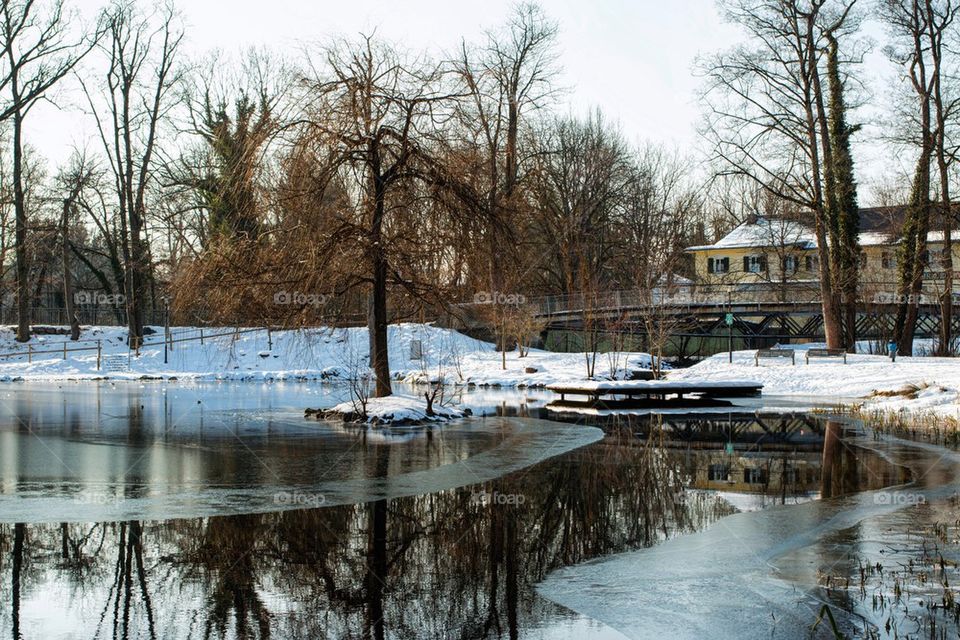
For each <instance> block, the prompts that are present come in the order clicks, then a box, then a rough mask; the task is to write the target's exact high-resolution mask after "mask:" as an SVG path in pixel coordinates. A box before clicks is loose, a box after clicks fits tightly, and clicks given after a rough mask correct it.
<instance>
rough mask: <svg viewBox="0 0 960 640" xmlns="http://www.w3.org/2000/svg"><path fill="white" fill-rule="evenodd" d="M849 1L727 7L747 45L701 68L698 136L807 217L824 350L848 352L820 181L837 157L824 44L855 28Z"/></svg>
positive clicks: (726, 162)
mask: <svg viewBox="0 0 960 640" xmlns="http://www.w3.org/2000/svg"><path fill="white" fill-rule="evenodd" d="M855 2H856V0H765V1H763V2H760V3H757V2H747V1H746V0H729V1H727V2H724V3H723V5H722V6H723V8H724V11H725V13H726V17H727V18H728V19H729V20H730V21H732V22H734V23H736V24H738V25H740V26H741V27H742V28H743V29H745V30H746V32H747V34H748V36H749V37H748V40H747V41H746V42H745V43H744V44H741V45H739V46H737V47H734V48H733V49H731V50H729V51H727V52H724V53H721V54H718V55H716V56H713V57H711V58H709V59H707V60H705V61H703V63H702V65H701V66H702V70H703V72H704V75H705V76H706V79H707V85H706V89H705V92H704V97H705V101H706V103H707V106H708V110H709V112H708V115H707V119H706V126H705V128H704V133H705V135H706V137H707V139H708V140H709V141H710V142H711V144H712V151H713V155H714V157H715V159H716V160H718V161H719V162H720V163H721V164H722V165H723V166H725V167H726V169H724V170H725V171H727V172H730V173H734V174H739V175H743V176H747V177H749V178H750V179H752V180H753V181H755V182H756V183H757V184H759V185H761V186H762V187H763V189H765V190H766V191H768V192H770V193H771V194H773V195H775V196H776V197H777V198H780V199H782V200H785V201H787V202H790V203H792V204H793V205H794V206H796V207H797V208H799V209H801V210H803V211H808V212H810V215H811V216H812V218H813V227H814V230H815V233H816V238H817V251H818V257H819V269H820V297H821V303H822V310H823V321H824V333H825V336H826V340H827V345H828V346H829V347H830V348H840V347H842V346H844V345H843V330H842V327H843V324H842V319H841V309H840V304H839V301H840V298H841V289H842V287H841V282H840V278H839V277H838V274H836V273H834V269H833V268H832V265H833V264H834V261H833V260H832V259H831V245H830V243H829V235H830V229H831V226H832V221H831V219H830V211H829V207H828V203H829V202H830V199H831V197H832V195H831V194H830V193H829V192H828V191H829V189H830V184H829V183H828V182H827V180H826V179H825V175H824V173H825V167H831V166H832V165H833V158H832V146H831V140H830V129H829V112H828V110H827V101H828V97H827V87H826V83H825V82H824V81H823V75H824V69H823V66H824V64H825V58H826V53H827V51H828V47H829V40H828V36H830V37H832V38H836V39H843V38H844V37H845V36H846V35H848V34H850V33H852V32H854V31H855V30H856V29H857V27H858V21H857V20H856V19H855V17H854V16H853V15H852V13H851V9H852V8H853V5H854V4H855Z"/></svg>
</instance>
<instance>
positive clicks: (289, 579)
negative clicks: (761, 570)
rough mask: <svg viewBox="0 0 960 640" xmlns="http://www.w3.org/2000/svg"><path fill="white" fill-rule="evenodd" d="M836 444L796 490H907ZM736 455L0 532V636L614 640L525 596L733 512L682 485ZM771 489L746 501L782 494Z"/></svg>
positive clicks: (574, 468)
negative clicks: (272, 509)
mask: <svg viewBox="0 0 960 640" xmlns="http://www.w3.org/2000/svg"><path fill="white" fill-rule="evenodd" d="M836 436H837V439H836V440H835V443H834V446H835V448H834V449H833V451H832V453H831V455H830V456H829V457H828V459H827V464H826V466H825V467H823V469H822V470H823V472H824V473H823V475H821V468H820V467H819V466H818V465H817V464H816V460H820V459H821V455H822V454H821V452H819V451H815V452H814V453H813V455H812V456H809V455H808V456H807V458H808V459H809V460H810V462H809V470H811V472H812V473H813V476H812V478H809V477H808V479H809V480H810V482H811V483H812V484H810V485H807V484H803V483H801V484H798V485H796V486H794V487H793V489H792V490H795V492H796V493H798V494H806V493H807V492H808V491H809V490H810V488H811V486H813V487H819V486H822V487H824V488H826V487H827V486H828V485H829V487H830V489H829V492H830V493H833V492H840V491H846V490H858V489H864V488H869V487H871V486H873V485H879V484H882V483H885V482H889V481H891V480H897V479H902V472H901V471H899V470H898V469H895V468H891V467H889V466H888V465H885V463H884V462H883V461H882V460H880V459H873V458H870V456H868V455H867V454H865V453H864V452H863V451H862V450H856V449H853V448H850V447H845V446H841V445H842V441H841V439H840V438H841V436H842V434H841V433H840V432H839V431H837V433H836ZM363 446H364V447H365V448H366V449H367V452H366V454H365V456H366V458H367V459H368V460H370V461H371V463H372V464H373V465H375V472H376V473H378V474H382V475H386V474H387V473H388V471H389V469H390V468H391V466H392V465H394V464H395V460H394V459H393V458H394V456H396V455H400V453H398V451H399V450H397V449H396V448H394V447H391V446H390V445H387V444H377V443H367V444H365V445H363ZM754 453H755V454H757V455H759V453H758V452H754ZM797 453H798V455H799V452H797ZM750 455H751V454H750V452H738V453H737V454H735V455H734V456H733V457H736V458H744V457H745V458H746V459H752V458H750ZM776 456H779V458H777V459H780V460H782V459H785V458H784V452H782V451H781V452H778V453H777V454H776ZM730 458H731V455H730V454H728V453H727V452H726V451H724V450H717V451H704V450H701V449H697V448H696V447H693V446H691V444H690V443H689V442H687V443H682V444H680V445H677V444H676V443H670V442H669V441H666V440H663V439H662V438H649V439H640V438H637V437H636V436H635V435H634V434H633V432H632V431H630V430H626V431H618V430H611V431H609V432H608V435H607V436H606V438H605V439H604V440H603V441H602V442H599V443H596V444H593V445H589V446H587V447H584V448H582V449H578V450H576V451H573V452H571V453H568V454H565V455H563V456H559V457H556V458H553V459H550V460H547V461H545V462H542V463H539V464H537V465H535V466H532V467H530V468H527V469H524V470H522V471H518V472H515V473H511V474H508V475H506V476H504V477H501V478H498V479H496V480H492V481H489V482H486V483H482V484H477V485H472V486H468V487H461V488H457V489H450V490H444V491H435V492H432V493H427V494H425V495H418V496H410V497H400V498H395V499H382V500H376V501H373V502H368V503H362V504H353V505H342V506H333V507H326V508H319V509H311V510H299V511H297V510H295V511H285V512H279V513H266V514H252V515H238V516H229V517H209V518H195V519H181V520H167V521H136V520H134V521H125V522H104V523H92V524H81V523H67V524H14V525H0V602H3V603H6V604H5V605H4V607H3V609H2V610H0V633H2V635H3V636H5V637H13V638H23V639H32V638H51V637H76V638H94V637H112V638H174V637H197V638H200V637H203V638H207V637H233V638H266V637H274V638H325V637H332V638H333V637H335V638H488V637H504V638H507V637H509V638H516V637H524V638H537V637H545V638H560V637H564V638H566V637H588V636H589V637H620V636H619V635H617V634H616V632H614V631H613V630H611V629H608V628H604V627H602V626H601V625H599V624H598V623H595V622H593V621H591V620H589V619H586V618H583V617H581V616H578V615H576V614H574V613H572V612H570V611H569V610H566V609H564V608H562V607H560V606H558V605H555V604H553V603H551V602H549V601H547V600H545V599H542V598H540V597H538V596H537V595H536V593H535V592H534V589H533V585H534V584H536V583H537V582H539V581H540V580H542V579H543V578H544V577H545V576H546V574H547V573H549V572H550V571H551V570H553V569H556V568H558V567H562V566H566V565H570V564H575V563H580V562H583V561H586V560H589V559H591V558H595V557H599V556H603V555H606V554H610V553H614V552H617V551H622V550H626V549H633V548H639V547H646V546H650V545H653V544H656V543H657V542H659V541H661V540H664V539H665V538H668V537H672V536H675V535H677V534H680V533H684V532H689V531H695V530H699V529H703V528H704V527H706V526H708V525H710V524H711V523H713V522H715V521H716V520H717V519H719V518H721V517H723V516H725V515H727V514H729V513H731V512H732V511H733V508H732V507H731V506H730V505H729V504H728V503H727V502H725V501H723V500H720V499H718V498H717V497H716V496H715V494H713V493H711V492H709V491H690V490H689V489H690V488H691V487H695V486H696V485H697V478H701V477H703V474H704V468H705V466H706V467H707V468H709V467H710V466H711V465H714V466H715V465H717V464H721V463H723V461H724V460H727V461H729V460H730ZM755 459H759V460H763V459H764V458H762V457H761V458H755ZM718 461H720V462H719V463H718ZM774 466H776V465H774ZM868 467H869V468H870V470H869V471H868V470H867V469H868ZM828 476H829V477H828ZM783 477H784V478H787V477H789V479H790V480H791V481H794V480H796V479H797V476H795V475H793V474H786V475H785V476H783ZM708 480H709V476H708ZM766 481H767V482H766V483H765V484H762V485H761V486H759V487H756V489H755V490H756V491H759V492H763V491H764V490H767V491H768V492H770V493H772V494H774V495H775V496H782V495H783V494H784V489H783V487H779V486H774V484H775V480H774V479H773V478H772V477H771V476H767V478H766ZM708 488H709V487H708ZM639 579H641V577H640V576H638V580H639Z"/></svg>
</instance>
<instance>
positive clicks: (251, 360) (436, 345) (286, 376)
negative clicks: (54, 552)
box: [0, 323, 650, 387]
mask: <svg viewBox="0 0 960 640" xmlns="http://www.w3.org/2000/svg"><path fill="white" fill-rule="evenodd" d="M155 329H157V328H155ZM203 331H204V335H205V338H204V341H203V344H201V343H200V342H199V341H198V340H189V341H185V342H176V343H174V345H173V350H172V351H169V352H168V354H167V363H166V364H165V363H164V361H163V357H164V354H163V351H164V350H163V341H162V328H160V329H158V330H157V333H156V334H155V335H151V336H148V337H147V338H146V346H144V347H143V348H142V349H141V352H140V356H139V357H129V358H128V353H129V352H128V350H127V345H126V342H125V339H126V329H124V328H122V327H85V328H84V330H83V332H82V335H81V336H80V338H81V342H80V343H70V342H69V340H67V336H62V335H47V336H36V337H34V338H33V339H32V340H31V342H30V345H31V348H32V349H33V350H34V351H35V352H38V351H50V353H35V354H34V355H33V356H32V362H28V361H27V360H28V358H27V349H28V347H27V346H26V345H22V344H19V343H17V342H16V341H15V340H14V335H13V333H12V332H11V331H10V330H9V329H0V353H3V354H7V353H12V352H15V353H21V354H22V355H19V356H16V357H13V358H0V381H9V380H14V379H23V380H33V381H43V380H51V381H52V380H67V379H69V380H83V379H95V378H102V377H109V378H111V379H140V378H143V377H154V378H167V379H169V378H179V379H185V378H189V379H194V380H250V381H261V380H262V381H266V380H313V379H341V380H344V379H353V378H357V377H360V376H362V375H363V372H364V370H365V367H366V363H367V358H368V353H369V345H368V337H367V330H366V329H365V328H351V329H308V330H289V331H275V332H272V333H271V334H270V335H269V336H268V335H267V332H266V331H265V330H263V331H255V332H254V331H251V332H241V333H239V334H238V335H220V336H219V337H215V338H211V337H210V336H211V334H224V333H229V332H230V329H215V328H206V329H204V330H203ZM173 334H174V338H175V339H177V340H179V339H184V338H198V337H199V336H200V329H197V328H190V327H177V328H175V329H173ZM388 339H389V345H390V371H391V373H392V375H393V377H394V378H395V379H397V380H401V381H406V382H429V381H436V380H439V379H443V380H444V381H445V382H446V383H447V384H451V385H467V384H475V385H478V386H503V387H542V386H545V385H547V384H549V383H552V382H558V381H565V380H582V379H586V377H587V375H586V374H587V369H586V358H585V356H584V354H582V353H552V352H548V351H540V350H536V349H534V350H531V351H530V353H529V354H528V355H527V356H526V357H523V358H520V357H519V355H518V353H517V352H516V351H513V352H508V353H507V354H506V369H504V368H503V367H502V361H501V357H502V354H501V353H499V352H497V351H496V350H495V349H494V346H493V345H492V344H490V343H487V342H483V341H480V340H475V339H473V338H470V337H468V336H465V335H463V334H461V333H458V332H456V331H452V330H449V329H441V328H437V327H433V326H430V325H422V324H413V323H406V324H399V325H391V326H390V327H389V337H388ZM97 340H99V341H100V342H101V345H102V354H103V356H102V366H101V369H100V370H98V369H97V355H96V353H97V352H96V345H97V342H96V341H97ZM65 342H66V343H67V346H68V348H74V347H77V346H81V347H89V348H90V349H91V350H90V351H83V352H68V353H67V358H66V359H64V358H63V353H62V349H63V346H64V343H65ZM418 354H419V355H420V356H421V357H417V356H418ZM595 367H596V368H595V375H596V377H600V378H605V377H611V376H616V377H624V376H625V375H626V372H627V371H628V370H632V369H645V368H649V367H650V357H649V356H648V355H647V354H642V353H629V354H626V353H620V354H616V355H608V354H598V355H597V357H596V365H595Z"/></svg>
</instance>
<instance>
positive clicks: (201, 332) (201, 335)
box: [200, 327, 203, 345]
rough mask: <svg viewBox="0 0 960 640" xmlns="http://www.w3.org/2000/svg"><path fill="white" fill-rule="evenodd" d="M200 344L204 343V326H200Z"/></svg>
mask: <svg viewBox="0 0 960 640" xmlns="http://www.w3.org/2000/svg"><path fill="white" fill-rule="evenodd" d="M200 344H201V345H202V344H203V327H200Z"/></svg>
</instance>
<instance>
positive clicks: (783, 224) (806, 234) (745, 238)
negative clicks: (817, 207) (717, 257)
mask: <svg viewBox="0 0 960 640" xmlns="http://www.w3.org/2000/svg"><path fill="white" fill-rule="evenodd" d="M785 245H797V246H800V247H802V248H805V249H813V248H815V247H816V246H817V238H816V236H815V235H814V233H813V230H812V229H811V228H810V227H808V226H806V225H804V224H801V223H799V222H793V221H792V220H785V219H783V218H764V217H758V218H757V219H756V220H755V221H752V220H749V221H747V222H744V223H743V224H741V225H740V226H738V227H737V228H736V229H734V230H733V231H731V232H730V233H728V234H727V235H725V236H724V237H722V238H720V239H719V240H717V241H716V242H714V243H713V244H708V245H699V246H696V247H688V248H687V251H701V250H704V249H740V248H749V247H782V246H785Z"/></svg>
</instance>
